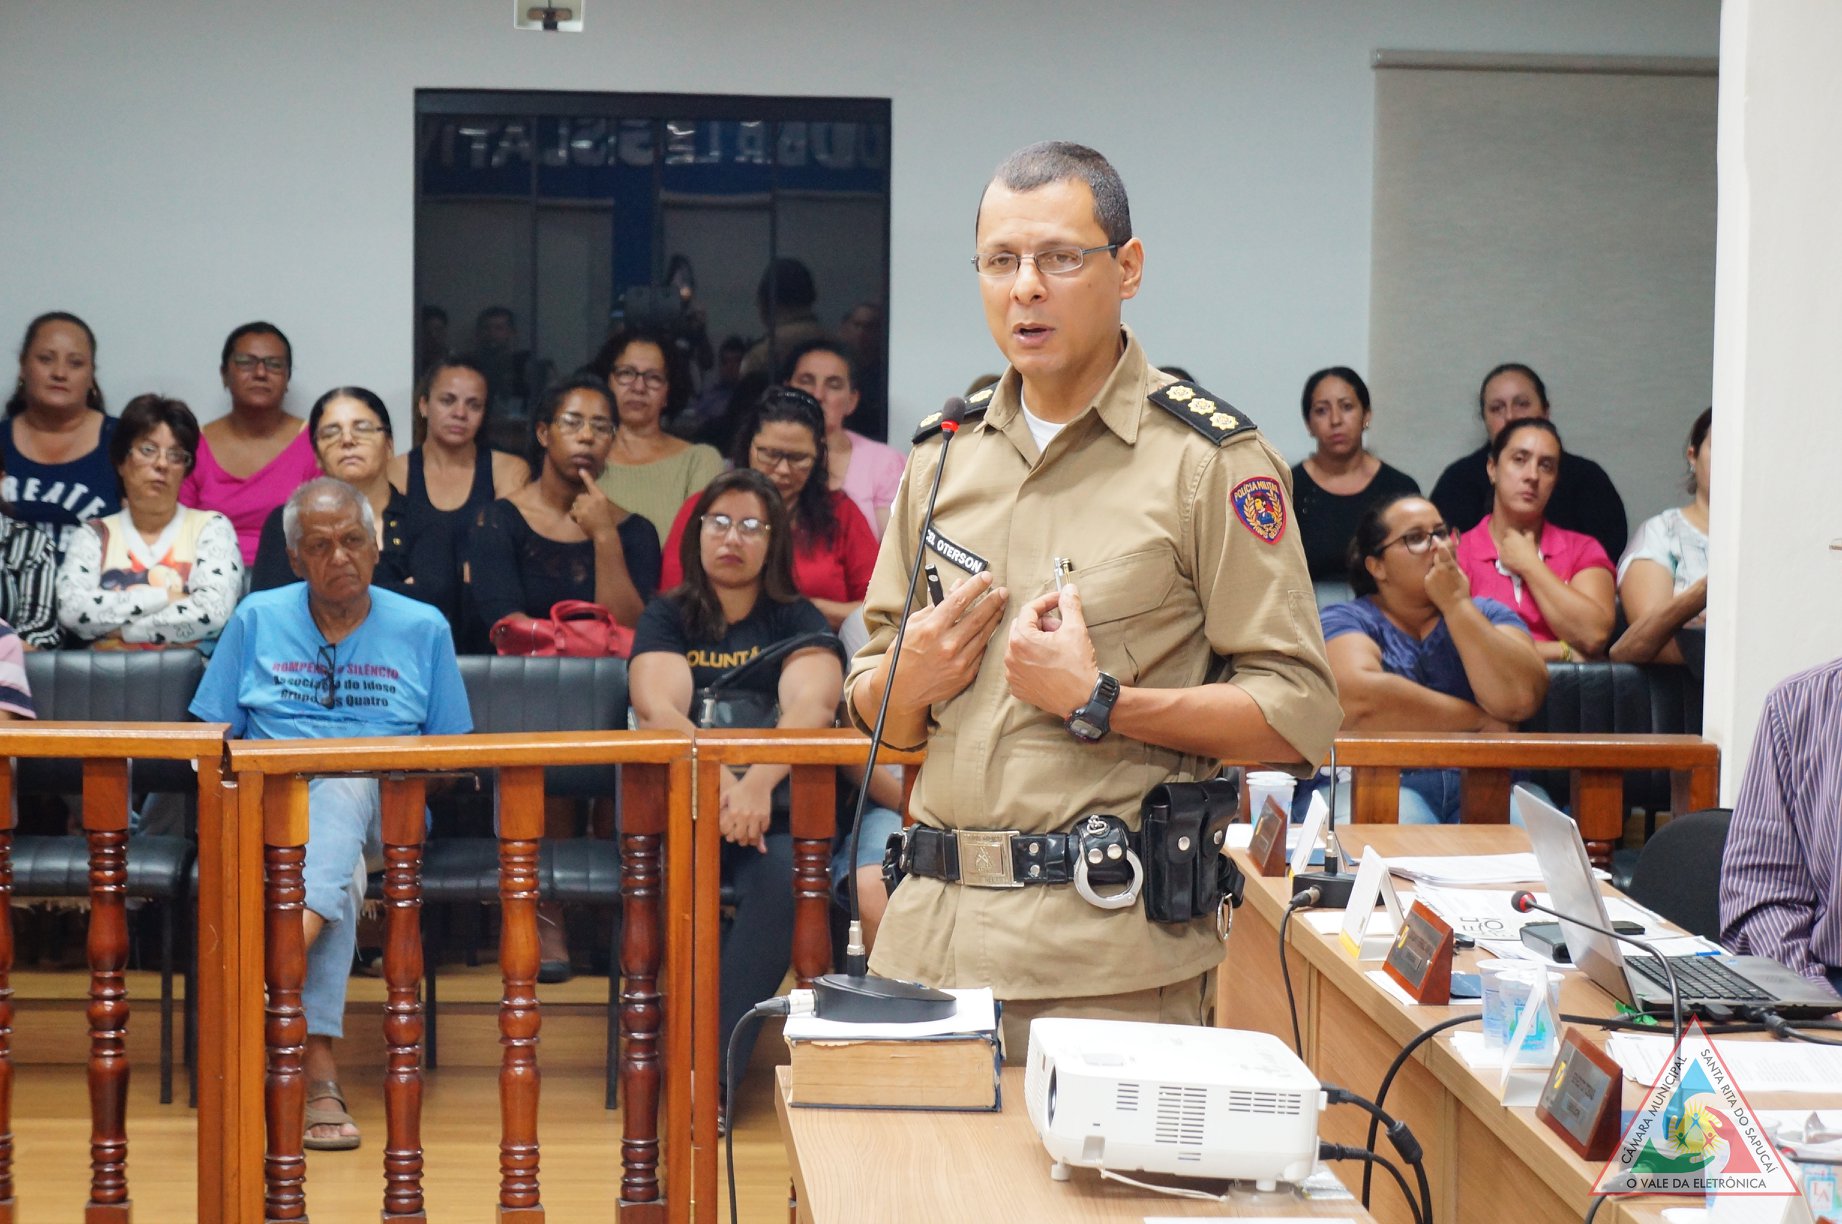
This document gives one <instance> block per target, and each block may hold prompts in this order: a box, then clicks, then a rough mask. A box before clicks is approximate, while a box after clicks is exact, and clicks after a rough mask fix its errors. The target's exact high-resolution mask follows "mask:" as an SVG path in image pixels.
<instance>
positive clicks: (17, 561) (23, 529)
mask: <svg viewBox="0 0 1842 1224" xmlns="http://www.w3.org/2000/svg"><path fill="white" fill-rule="evenodd" d="M4 450H5V448H3V447H0V454H4ZM4 477H5V469H3V468H0V486H4V485H5V480H4ZM12 510H13V508H12V506H11V505H10V504H9V503H8V502H7V501H6V499H5V498H3V497H0V621H5V622H6V623H7V625H8V626H9V627H11V628H13V629H14V631H15V632H16V633H17V634H18V636H19V640H20V641H21V642H23V643H24V645H25V649H27V650H56V649H57V648H58V646H59V645H60V644H62V642H63V640H64V635H63V634H62V633H61V632H60V631H59V629H58V600H57V586H58V546H57V545H56V544H55V543H53V542H52V538H51V532H50V531H48V530H46V528H45V527H44V525H43V524H40V523H22V522H20V521H19V520H18V519H16V518H14V517H13V513H12Z"/></svg>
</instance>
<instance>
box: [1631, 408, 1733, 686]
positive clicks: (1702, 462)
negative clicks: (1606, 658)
mask: <svg viewBox="0 0 1842 1224" xmlns="http://www.w3.org/2000/svg"><path fill="white" fill-rule="evenodd" d="M1713 423H1714V409H1712V408H1705V409H1703V410H1702V413H1701V415H1700V416H1698V417H1696V418H1695V425H1694V427H1693V428H1692V429H1690V430H1689V440H1688V491H1689V494H1690V496H1691V497H1692V499H1693V500H1691V501H1690V502H1689V503H1688V505H1686V506H1682V507H1680V508H1679V509H1673V510H1665V511H1663V513H1661V514H1659V515H1657V516H1656V517H1655V518H1650V519H1645V520H1644V524H1643V526H1641V527H1639V528H1638V529H1637V534H1636V535H1635V536H1633V537H1632V539H1631V545H1630V547H1628V548H1626V549H1625V555H1624V556H1623V557H1621V558H1620V559H1619V562H1618V599H1619V602H1621V603H1623V604H1624V607H1625V619H1626V620H1627V621H1628V622H1630V628H1628V629H1626V630H1625V631H1624V633H1622V634H1621V635H1619V638H1618V640H1617V641H1616V642H1614V643H1612V661H1613V662H1614V663H1653V662H1654V663H1682V662H1685V661H1686V660H1685V659H1684V658H1683V654H1682V647H1681V645H1680V644H1679V643H1678V642H1677V640H1676V634H1677V633H1678V632H1679V631H1680V630H1682V629H1693V628H1698V627H1700V626H1701V625H1702V624H1703V623H1704V622H1705V621H1706V619H1707V615H1706V614H1707V607H1708V487H1709V477H1710V476H1712V475H1713V472H1714V468H1713V455H1712V449H1713V445H1714V442H1713V439H1712V438H1711V437H1710V436H1709V429H1710V427H1711V426H1712V425H1713Z"/></svg>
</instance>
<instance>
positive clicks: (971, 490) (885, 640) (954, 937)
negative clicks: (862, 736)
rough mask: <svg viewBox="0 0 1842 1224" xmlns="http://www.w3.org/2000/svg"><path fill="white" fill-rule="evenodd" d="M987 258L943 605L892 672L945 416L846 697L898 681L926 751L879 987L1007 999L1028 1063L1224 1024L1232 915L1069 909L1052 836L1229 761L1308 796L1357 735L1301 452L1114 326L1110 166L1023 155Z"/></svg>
mask: <svg viewBox="0 0 1842 1224" xmlns="http://www.w3.org/2000/svg"><path fill="white" fill-rule="evenodd" d="M973 263H974V265H975V268H976V270H977V273H978V285H979V290H980V294H981V296H982V298H983V300H984V306H985V319H986V323H987V324H988V325H989V327H990V329H991V334H992V338H993V339H994V340H995V341H996V342H997V345H998V348H999V350H1000V351H1001V352H1002V353H1003V354H1004V356H1005V358H1006V359H1007V360H1008V362H1009V368H1008V369H1007V370H1006V371H1005V373H1004V376H1003V378H1002V379H1001V380H1000V381H999V383H998V384H997V385H996V386H995V387H993V388H989V389H988V390H986V391H983V392H980V393H978V394H977V395H975V396H973V397H971V398H972V403H971V405H970V408H969V411H968V414H967V417H966V420H965V423H964V425H963V426H962V427H961V429H960V430H959V432H958V434H957V435H956V437H957V440H956V441H954V442H953V443H952V446H951V449H950V450H949V451H947V460H946V463H947V468H946V473H945V477H944V481H943V483H942V485H941V490H940V496H939V502H938V505H937V508H936V513H935V520H934V527H933V530H932V532H931V533H930V536H929V540H928V542H927V543H926V545H925V549H926V552H927V554H928V556H927V560H928V561H930V562H932V563H933V564H934V565H936V566H937V567H938V569H939V571H940V573H941V575H942V577H943V579H944V580H945V583H944V585H945V586H946V587H947V588H948V589H949V590H948V593H947V595H946V596H945V598H944V599H942V600H941V601H940V602H939V603H938V604H935V603H933V602H932V601H931V600H930V598H929V596H928V595H927V593H926V590H925V587H923V588H922V590H921V593H920V594H919V595H918V596H917V600H916V604H915V606H914V607H912V608H910V609H907V613H908V630H907V634H906V637H905V640H904V645H903V648H902V653H901V656H900V660H899V663H898V665H897V667H896V669H895V674H894V675H893V676H891V675H890V669H889V660H888V653H887V652H888V650H889V647H890V644H891V642H892V641H893V640H894V637H895V629H896V622H897V618H898V617H900V616H901V615H902V614H903V612H904V609H903V607H902V606H901V604H902V600H903V597H904V595H905V593H906V589H907V575H908V571H909V567H910V565H911V564H912V563H913V562H914V561H915V559H916V558H915V550H916V549H917V547H922V546H923V545H922V544H921V541H920V539H919V532H920V528H921V520H922V516H923V512H924V509H925V505H926V499H927V494H928V490H929V487H930V486H931V484H932V482H933V478H934V473H935V468H936V466H937V465H938V464H939V463H940V462H941V458H942V451H943V440H942V437H941V431H940V428H939V419H938V417H933V418H928V419H927V420H924V421H923V422H922V423H921V429H920V431H919V433H917V435H916V437H915V447H914V450H913V452H912V454H911V455H910V458H909V463H908V471H907V473H906V475H905V477H904V480H903V484H902V492H901V496H900V498H899V499H898V501H897V502H896V505H895V507H894V510H893V517H892V520H891V522H890V524H889V531H888V533H887V535H886V536H885V538H884V542H883V548H882V552H881V554H880V556H879V557H878V560H877V566H876V570H875V574H874V576H873V578H872V580H871V583H870V589H869V596H868V599H867V601H866V603H865V608H864V611H865V616H866V620H867V622H868V626H869V629H870V634H871V636H870V641H869V643H868V644H867V645H866V646H865V647H864V648H863V650H862V651H861V652H859V654H858V655H857V658H856V660H855V662H854V664H853V666H852V669H851V674H850V677H849V680H848V681H847V684H848V692H849V698H850V700H849V707H850V709H851V712H852V716H853V718H854V719H855V720H856V721H857V722H858V724H859V725H860V726H861V727H862V728H864V729H865V730H866V731H867V730H868V729H869V728H870V725H871V723H872V722H873V721H874V719H875V717H876V712H877V707H878V703H879V702H880V701H881V700H882V697H883V694H884V691H885V689H887V690H888V693H889V713H888V719H887V722H886V724H885V729H884V741H885V742H886V743H888V744H889V745H891V746H893V747H911V748H912V747H916V746H919V745H922V744H925V745H926V747H927V751H928V757H927V762H926V764H925V765H924V766H923V767H922V769H921V772H920V776H919V778H918V780H917V783H916V787H915V791H914V794H913V797H912V801H911V810H912V812H913V814H914V815H915V817H916V819H917V821H918V822H919V825H920V826H921V828H919V829H917V830H915V831H914V832H915V840H914V841H913V842H912V843H911V845H910V847H909V850H908V851H905V852H904V859H905V865H906V866H907V867H908V868H909V874H908V875H907V876H906V877H905V878H904V879H903V881H902V883H901V884H900V886H899V887H898V888H897V890H896V892H895V893H894V895H893V896H892V897H891V899H890V903H889V909H888V912H887V915H886V916H885V918H884V920H883V924H882V927H881V929H880V931H879V934H878V936H877V941H876V946H875V951H874V956H873V958H872V962H871V968H872V970H873V971H875V972H878V973H883V974H888V975H891V976H895V977H904V978H912V979H916V980H919V981H923V982H926V983H929V984H931V985H938V986H980V985H989V986H990V987H992V989H993V991H994V992H995V993H996V995H997V996H998V998H1000V999H1001V1000H1003V1001H1004V1004H1005V1011H1004V1017H1005V1038H1006V1047H1007V1050H1008V1053H1009V1056H1010V1057H1011V1058H1012V1059H1021V1058H1022V1057H1023V1055H1024V1053H1025V1052H1026V1050H1027V1035H1028V1023H1029V1021H1030V1020H1031V1019H1033V1018H1034V1017H1036V1016H1042V1015H1080V1016H1097V1017H1111V1018H1119V1019H1136V1020H1152V1021H1168V1022H1180V1023H1190V1024H1195V1023H1206V1022H1207V1021H1208V1019H1209V1018H1210V1016H1211V1007H1212V1004H1213V992H1214V986H1213V978H1214V970H1215V967H1216V966H1217V965H1218V964H1219V963H1220V962H1221V959H1222V954H1223V950H1222V945H1221V936H1220V935H1219V934H1218V929H1217V923H1216V921H1215V920H1214V916H1207V917H1201V918H1197V919H1196V920H1194V921H1189V922H1185V923H1154V922H1151V921H1148V920H1147V917H1146V914H1145V912H1144V910H1143V908H1142V906H1140V905H1137V904H1132V905H1127V906H1124V907H1122V908H1119V907H1116V908H1103V906H1102V904H1097V903H1096V901H1100V902H1104V903H1106V904H1109V905H1114V906H1117V905H1118V901H1117V898H1119V897H1120V896H1123V895H1127V890H1124V889H1116V888H1108V889H1104V890H1102V889H1095V888H1084V889H1077V887H1076V886H1074V885H1073V884H1071V883H1069V882H1067V881H1068V878H1069V877H1068V873H1067V868H1068V867H1069V865H1070V864H1071V863H1073V862H1074V861H1075V859H1076V858H1077V857H1078V853H1077V852H1074V851H1071V850H1070V848H1069V847H1068V846H1067V845H1066V844H1065V843H1064V842H1062V841H1061V840H1058V839H1057V838H1055V837H1042V836H1040V835H1043V834H1063V833H1068V832H1069V831H1070V830H1077V831H1078V830H1079V828H1080V827H1081V825H1082V824H1083V822H1084V821H1085V818H1086V817H1088V816H1090V815H1091V814H1094V813H1105V814H1111V815H1116V816H1119V817H1121V818H1123V819H1124V822H1125V824H1126V826H1128V827H1131V828H1136V827H1137V824H1138V814H1139V808H1140V804H1141V802H1142V801H1143V799H1144V797H1145V795H1146V793H1147V792H1148V791H1149V790H1151V789H1152V788H1153V787H1156V786H1158V785H1159V784H1161V783H1165V782H1175V781H1189V780H1194V779H1199V778H1207V777H1209V776H1211V775H1212V774H1213V773H1214V772H1215V771H1216V769H1217V765H1218V762H1219V761H1220V760H1222V759H1224V758H1226V759H1230V760H1235V761H1260V762H1268V763H1271V764H1273V765H1276V766H1280V767H1289V768H1291V769H1292V770H1293V772H1295V773H1298V774H1300V775H1301V776H1302V775H1305V774H1308V773H1309V772H1310V770H1311V769H1312V768H1313V767H1315V765H1316V764H1317V763H1318V761H1319V760H1320V759H1321V758H1322V757H1323V756H1324V755H1325V753H1326V752H1327V751H1328V748H1329V745H1330V741H1331V738H1332V736H1333V734H1334V733H1335V731H1336V728H1337V726H1338V724H1339V722H1340V721H1341V718H1342V714H1341V711H1340V709H1339V707H1338V704H1337V696H1336V689H1335V684H1334V681H1333V680H1332V678H1331V674H1330V668H1329V665H1328V663H1327V662H1326V659H1325V651H1324V640H1323V634H1322V631H1321V629H1320V628H1319V625H1318V618H1317V605H1316V602H1315V600H1314V598H1313V595H1312V589H1311V582H1310V579H1309V577H1308V576H1307V574H1306V569H1305V559H1304V553H1303V551H1302V549H1301V547H1300V545H1299V540H1298V532H1297V531H1296V530H1295V529H1294V527H1293V524H1292V522H1291V515H1292V510H1291V487H1290V479H1289V472H1288V470H1287V467H1286V464H1285V462H1284V460H1283V459H1281V458H1280V456H1279V455H1278V453H1277V452H1275V451H1274V450H1273V449H1272V447H1270V446H1269V445H1268V444H1267V443H1266V441H1265V439H1264V438H1262V437H1261V436H1260V434H1259V432H1258V431H1257V430H1256V429H1255V427H1254V425H1253V423H1252V422H1251V421H1249V420H1247V418H1246V416H1245V415H1244V414H1243V413H1241V412H1239V411H1238V410H1237V409H1235V408H1233V407H1231V406H1230V405H1229V404H1227V403H1226V402H1225V401H1223V400H1221V399H1219V398H1218V397H1216V396H1214V395H1212V394H1210V393H1209V392H1206V391H1204V390H1202V389H1201V388H1200V387H1197V386H1196V385H1194V384H1192V383H1188V382H1181V381H1175V380H1173V379H1172V378H1171V377H1170V376H1169V375H1167V374H1164V373H1162V372H1161V371H1159V370H1158V369H1157V368H1155V367H1154V366H1152V365H1151V364H1150V363H1149V362H1148V361H1147V360H1146V357H1145V354H1144V351H1143V350H1142V349H1141V348H1140V347H1139V343H1138V341H1137V339H1136V338H1135V337H1134V336H1133V335H1132V333H1131V331H1130V330H1128V329H1126V328H1124V327H1122V326H1121V323H1120V310H1121V304H1122V303H1123V302H1124V301H1125V300H1126V299H1127V298H1130V297H1133V296H1135V295H1136V294H1137V293H1138V289H1139V282H1140V277H1141V274H1142V272H1143V270H1144V247H1143V245H1142V244H1141V243H1140V242H1139V240H1138V239H1137V238H1134V237H1133V236H1132V228H1131V218H1130V214H1129V212H1128V208H1127V203H1126V193H1125V187H1124V185H1123V184H1122V183H1121V182H1120V179H1119V176H1118V174H1117V173H1116V172H1115V171H1114V169H1113V167H1112V166H1111V165H1110V164H1109V163H1108V162H1107V160H1106V159H1105V158H1104V157H1102V156H1101V155H1100V154H1098V153H1096V152H1094V151H1093V150H1092V149H1088V148H1084V147H1082V146H1080V145H1075V144H1067V143H1060V142H1051V143H1043V144H1036V145H1031V146H1029V147H1028V148H1025V149H1022V150H1020V151H1018V152H1017V153H1014V154H1012V155H1011V156H1010V157H1009V158H1007V159H1006V160H1005V161H1004V162H1003V164H1002V165H1000V166H999V167H998V170H997V172H996V174H995V175H994V177H993V178H992V180H991V182H990V183H988V184H987V186H986V188H985V193H984V196H983V198H982V200H981V202H980V206H979V213H978V219H977V245H976V255H975V256H974V259H973ZM1058 561H1061V562H1063V563H1064V564H1063V565H1062V566H1061V567H1060V568H1061V569H1062V570H1063V571H1065V575H1066V579H1067V581H1066V585H1064V586H1062V587H1061V588H1060V589H1059V590H1058V589H1057V588H1058V581H1057V570H1058V564H1057V563H1058ZM936 830H939V831H940V832H936ZM1051 881H1059V882H1051Z"/></svg>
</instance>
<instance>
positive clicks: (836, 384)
mask: <svg viewBox="0 0 1842 1224" xmlns="http://www.w3.org/2000/svg"><path fill="white" fill-rule="evenodd" d="M782 370H783V371H784V373H785V377H783V378H782V379H781V381H782V382H784V383H786V384H787V385H788V386H789V387H798V388H799V389H800V390H801V391H804V392H805V393H806V394H808V395H810V396H811V397H812V398H813V399H815V400H817V401H818V402H819V408H820V409H821V410H822V411H823V412H824V413H825V455H826V461H825V475H826V480H825V487H826V488H828V489H832V490H835V491H838V492H842V493H843V494H844V495H845V496H846V497H848V498H850V499H851V501H852V502H853V503H854V504H855V505H856V507H857V509H858V510H860V511H861V512H862V513H863V517H864V520H865V521H866V522H868V523H869V524H870V526H871V528H872V529H873V530H874V531H875V532H876V538H877V539H879V540H880V539H882V536H883V531H884V529H885V528H887V527H888V526H889V508H890V507H891V506H893V505H894V504H895V495H896V490H898V489H900V488H901V487H902V469H903V467H905V466H906V464H907V459H906V458H905V457H904V456H903V454H902V452H901V451H899V450H897V449H895V447H893V446H885V445H883V444H882V443H881V442H878V441H876V440H875V439H873V438H866V437H864V436H863V435H862V434H860V433H856V432H854V431H852V430H849V429H846V428H845V427H844V423H845V422H846V421H848V420H849V419H850V418H851V415H852V414H853V413H855V412H856V411H857V405H858V403H859V402H860V401H861V399H862V398H863V393H862V390H861V384H860V383H859V380H858V361H857V358H856V356H855V355H854V354H852V352H851V350H850V349H848V348H846V347H845V346H844V345H842V344H840V343H839V342H837V341H836V340H808V341H807V342H806V343H804V344H802V345H800V346H799V347H798V348H796V349H794V350H793V351H792V352H791V353H788V354H787V359H786V362H785V363H784V365H783V366H782Z"/></svg>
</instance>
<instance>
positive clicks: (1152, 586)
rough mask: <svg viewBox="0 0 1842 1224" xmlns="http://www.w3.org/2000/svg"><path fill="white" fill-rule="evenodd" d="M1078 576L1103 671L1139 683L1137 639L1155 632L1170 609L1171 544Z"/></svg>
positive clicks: (1173, 560)
mask: <svg viewBox="0 0 1842 1224" xmlns="http://www.w3.org/2000/svg"><path fill="white" fill-rule="evenodd" d="M1073 578H1074V583H1075V587H1076V589H1077V590H1079V591H1080V592H1081V613H1082V615H1083V616H1084V617H1086V618H1087V628H1088V632H1089V633H1090V634H1091V635H1092V636H1093V639H1094V653H1095V655H1096V656H1097V657H1098V658H1099V662H1100V667H1101V670H1103V671H1106V672H1109V673H1111V674H1112V675H1114V676H1116V677H1118V678H1119V679H1120V680H1121V681H1122V682H1124V683H1126V684H1133V683H1136V682H1137V681H1138V679H1139V659H1138V658H1137V657H1136V656H1135V655H1134V652H1133V640H1134V639H1135V638H1137V637H1139V636H1140V635H1146V634H1151V635H1155V633H1156V629H1157V624H1156V622H1157V620H1158V618H1159V617H1160V616H1163V615H1165V614H1166V613H1167V612H1168V611H1169V608H1168V604H1169V601H1170V596H1171V591H1172V589H1173V588H1174V587H1175V586H1176V584H1177V562H1176V558H1175V557H1173V556H1172V555H1171V553H1170V550H1169V549H1164V548H1152V549H1146V550H1145V551H1143V552H1135V553H1127V554H1126V555H1125V556H1123V557H1114V558H1113V559H1112V560H1110V561H1102V562H1099V563H1098V564H1095V565H1092V566H1088V567H1086V568H1083V569H1080V570H1077V571H1076V572H1075V573H1074V575H1073Z"/></svg>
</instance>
